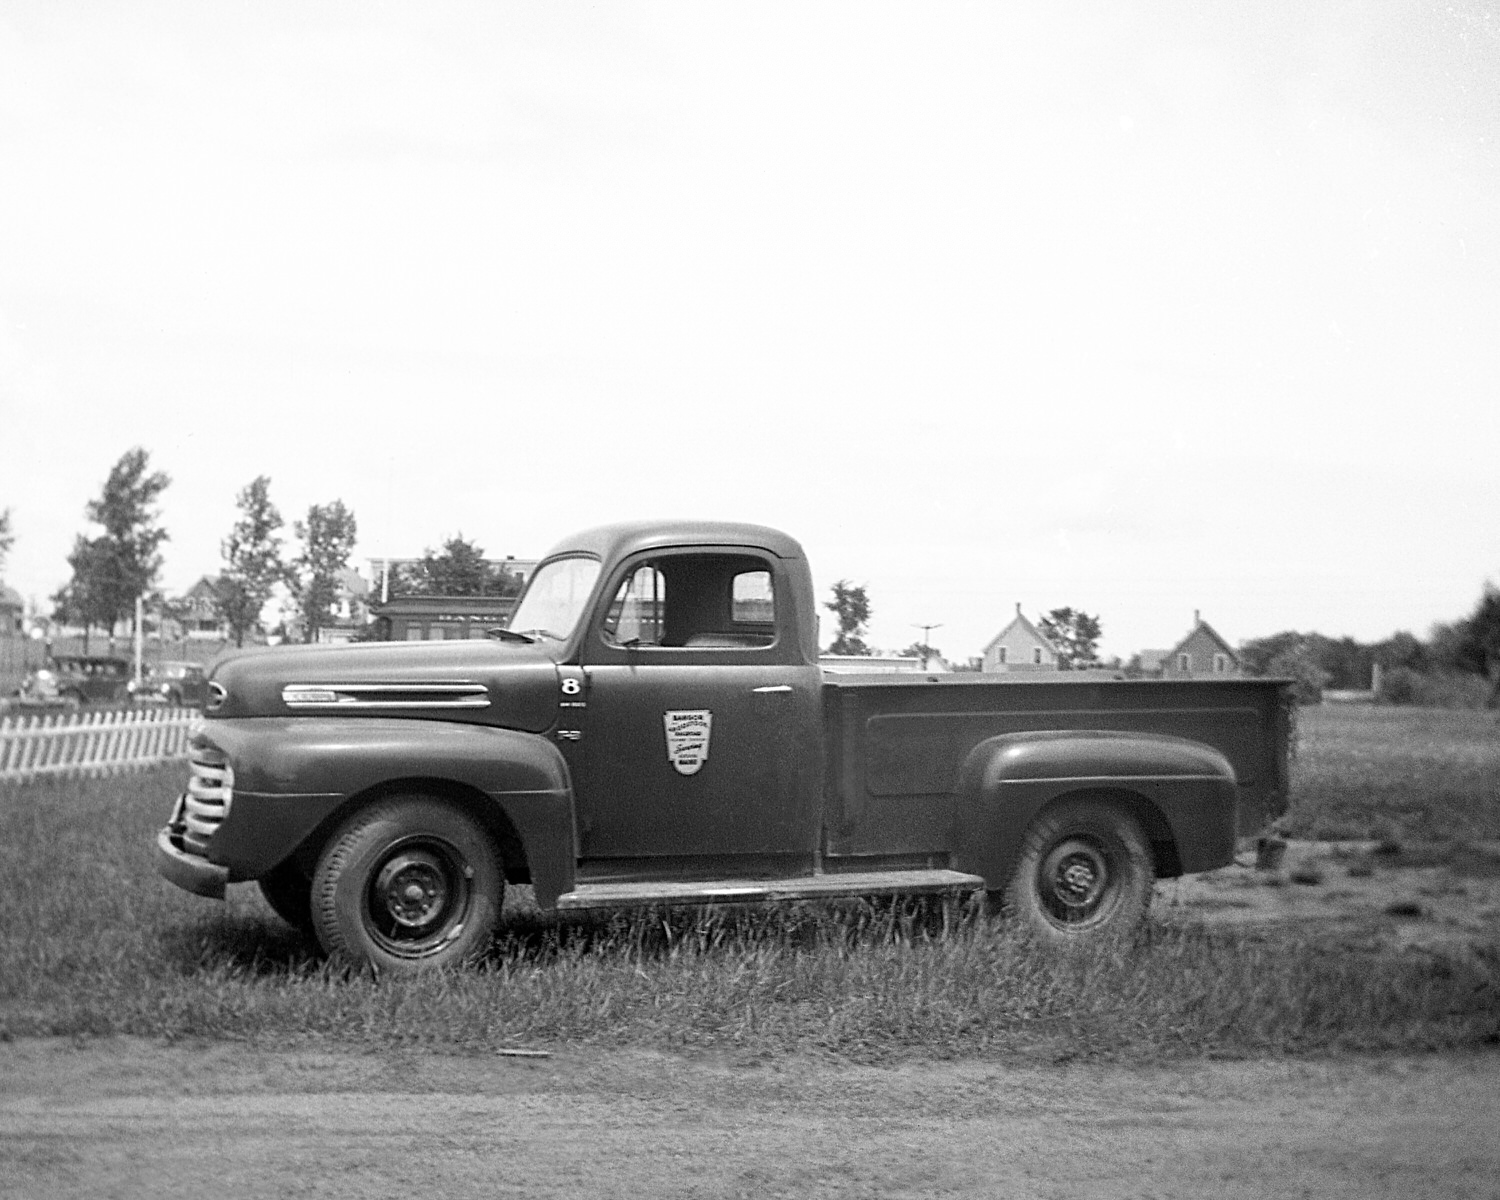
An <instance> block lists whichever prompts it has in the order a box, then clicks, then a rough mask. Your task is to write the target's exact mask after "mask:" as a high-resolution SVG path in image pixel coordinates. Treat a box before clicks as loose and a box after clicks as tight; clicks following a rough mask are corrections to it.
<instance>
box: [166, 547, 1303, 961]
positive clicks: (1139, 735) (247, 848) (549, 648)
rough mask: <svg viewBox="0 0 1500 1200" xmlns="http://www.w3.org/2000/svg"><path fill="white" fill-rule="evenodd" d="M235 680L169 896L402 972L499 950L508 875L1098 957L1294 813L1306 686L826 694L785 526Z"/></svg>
mask: <svg viewBox="0 0 1500 1200" xmlns="http://www.w3.org/2000/svg"><path fill="white" fill-rule="evenodd" d="M209 690H210V696H209V700H208V703H207V705H206V709H205V714H204V718H203V720H202V722H201V724H200V725H199V726H198V727H197V728H196V729H195V730H194V732H193V735H192V738H191V766H190V774H189V779H188V785H187V790H186V792H185V793H184V794H183V795H182V796H180V797H179V798H178V800H177V802H176V805H175V807H174V809H173V812H172V815H171V819H170V821H169V822H168V824H167V825H166V827H165V828H163V829H162V830H161V832H160V833H159V835H158V837H157V842H156V848H157V863H158V867H159V869H160V871H161V873H162V874H163V875H165V876H166V878H167V879H169V880H171V881H172V882H173V883H175V884H177V885H179V886H180V887H183V888H185V889H187V890H188V891H190V892H195V893H197V894H198V895H201V896H210V897H218V898H222V897H223V896H224V889H225V885H226V884H228V883H235V882H239V881H246V880H257V881H259V884H260V888H261V890H262V892H263V893H264V895H265V897H266V899H267V900H268V901H269V903H270V904H271V906H272V907H273V908H274V909H275V910H276V911H277V912H278V913H279V914H280V915H281V916H283V917H284V918H286V919H287V920H288V921H290V922H292V923H293V924H295V925H297V926H299V927H301V928H303V929H304V930H306V931H308V932H310V933H312V934H314V935H315V936H316V938H317V940H318V941H319V943H321V945H322V947H323V948H324V950H326V951H327V952H328V953H329V954H330V955H332V956H334V957H336V958H342V959H344V960H346V961H348V962H350V963H353V964H360V965H365V966H368V967H372V968H375V969H377V970H397V971H399V970H410V969H415V968H419V967H425V966H432V965H442V964H451V963H456V962H460V961H462V960H464V959H466V958H469V957H471V956H473V955H475V954H477V953H479V952H481V951H482V950H483V949H484V948H485V947H486V946H487V945H488V943H489V941H490V939H491V936H492V933H493V930H494V927H495V925H496V922H497V919H498V915H499V912H500V906H501V899H502V897H503V894H504V889H505V885H506V883H507V882H513V883H529V884H530V885H531V887H532V888H533V890H534V892H535V897H536V901H537V903H538V904H539V905H541V906H542V907H543V908H546V909H551V908H554V907H555V908H556V909H559V910H574V909H584V908H594V907H600V906H616V905H635V904H643V903H684V904H695V903H709V902H726V901H729V902H740V901H752V900H768V899H776V898H781V897H785V898H799V899H806V898H819V897H846V896H859V895H875V894H901V893H923V892H937V891H951V890H954V889H970V890H972V891H975V892H977V891H979V890H980V889H983V890H984V891H986V892H988V893H990V894H992V895H993V896H994V897H996V898H997V899H999V900H1000V901H1001V902H1002V903H1003V904H1004V905H1005V906H1006V907H1008V908H1010V909H1011V910H1013V911H1014V913H1015V914H1016V916H1017V918H1018V919H1020V920H1023V921H1026V922H1028V923H1029V924H1030V925H1031V926H1032V927H1033V928H1034V929H1035V930H1036V932H1037V933H1038V934H1039V935H1041V936H1043V937H1046V938H1052V939H1056V940H1059V941H1073V940H1077V939H1080V938H1087V937H1089V936H1092V935H1095V934H1097V933H1098V932H1099V931H1102V930H1106V929H1112V928H1120V927H1128V925H1129V924H1130V923H1131V922H1134V921H1136V920H1138V919H1139V918H1140V917H1141V915H1142V914H1143V912H1144V910H1145V907H1146V904H1147V902H1148V901H1149V898H1150V895H1151V889H1152V886H1153V883H1154V880H1155V879H1157V878H1161V877H1167V876H1175V875H1180V874H1183V873H1187V872H1194V871H1203V870H1206V869H1209V868H1213V867H1219V866H1222V865H1224V864H1226V863H1228V862H1229V861H1230V860H1231V858H1232V856H1233V853H1234V850H1235V842H1236V835H1237V833H1238V834H1245V833H1248V832H1251V831H1253V830H1254V829H1256V828H1258V827H1260V826H1261V825H1262V824H1263V823H1264V822H1266V821H1267V820H1268V819H1270V818H1272V817H1274V816H1276V815H1279V814H1280V813H1281V812H1282V811H1284V809H1285V807H1286V802H1287V790H1288V780H1287V755H1288V731H1289V707H1288V706H1289V704H1290V698H1289V696H1288V694H1287V692H1286V690H1285V688H1284V685H1282V684H1281V683H1278V682H1276V681H1266V680H1252V679H1227V678H1213V679H1202V680H1185V681H1171V682H1164V681H1141V680H1126V679H1111V678H1103V679H1101V678H1095V677H1092V676H1091V675H1085V674H1077V675H1073V674H1069V673H1066V672H1063V673H1055V672H1054V673H1047V674H1046V675H1040V674H1038V675H1033V676H1031V677H1029V678H1028V677H1026V676H1021V675H1012V676H998V677H997V676H994V675H979V674H967V675H965V674H953V675H942V676H938V675H926V674H916V675H896V674H891V675H884V676H881V675H874V674H869V675H859V674H833V673H831V672H825V671H824V670H823V669H822V668H821V667H820V666H819V663H818V646H817V621H816V614H815V600H814V595H813V585H812V579H811V575H810V573H809V571H808V566H807V560H806V558H805V557H804V555H803V552H802V549H801V547H800V546H799V545H798V544H797V543H796V542H795V541H794V540H792V539H791V538H790V537H788V536H786V535H785V534H783V533H779V532H777V531H776V530H773V529H768V528H764V527H760V526H754V525H743V524H729V523H717V522H714V523H710V522H696V523H685V522H676V523H662V522H655V523H633V524H619V525H610V526H605V527H602V528H598V529H593V530H589V531H586V532H584V533H580V534H578V535H576V536H575V537H572V538H569V539H567V540H566V541H564V542H563V543H562V544H561V545H559V546H558V547H556V548H555V549H554V550H553V551H552V552H551V553H550V554H548V555H547V557H546V558H545V559H543V560H542V562H541V563H540V564H539V565H538V567H537V569H536V571H535V572H534V573H533V575H532V578H531V579H530V581H529V583H528V585H527V587H526V590H525V592H524V594H523V595H522V597H521V599H520V601H519V603H518V605H517V607H516V610H515V612H514V615H513V616H512V618H511V620H510V623H509V627H508V628H506V629H495V630H491V631H490V633H489V636H488V637H487V638H486V639H484V640H472V641H452V642H444V643H435V642H418V643H401V644H392V643H372V644H366V645H355V646H340V647H308V648H298V649H276V650H272V651H268V652H264V653H259V654H253V655H245V656H242V657H235V658H231V659H228V660H225V661H224V662H222V663H221V664H220V665H219V666H218V668H217V669H216V670H215V672H214V675H213V678H212V680H211V682H210V688H209Z"/></svg>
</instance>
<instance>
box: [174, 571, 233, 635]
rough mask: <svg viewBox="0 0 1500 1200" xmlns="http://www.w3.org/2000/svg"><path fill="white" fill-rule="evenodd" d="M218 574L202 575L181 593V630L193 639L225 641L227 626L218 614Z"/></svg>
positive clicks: (227, 633)
mask: <svg viewBox="0 0 1500 1200" xmlns="http://www.w3.org/2000/svg"><path fill="white" fill-rule="evenodd" d="M218 599H219V576H217V575H203V576H201V577H200V578H199V579H198V582H197V583H195V584H193V586H192V587H190V588H188V590H187V591H185V592H183V593H182V602H183V618H182V625H183V631H184V632H185V633H186V634H187V636H188V637H189V638H191V639H193V640H194V641H201V640H204V639H218V640H219V641H227V640H228V638H229V628H228V626H227V625H225V623H224V618H223V617H222V616H220V615H219V606H218Z"/></svg>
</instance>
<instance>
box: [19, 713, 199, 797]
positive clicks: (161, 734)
mask: <svg viewBox="0 0 1500 1200" xmlns="http://www.w3.org/2000/svg"><path fill="white" fill-rule="evenodd" d="M197 716H198V713H197V711H196V710H194V709H191V708H133V709H120V710H115V711H110V712H79V713H55V714H52V715H50V716H42V715H38V716H26V717H0V780H13V779H32V778H35V777H37V776H41V775H96V774H103V773H105V772H108V771H116V770H120V769H123V768H126V767H144V766H150V765H151V764H152V763H159V762H166V761H168V760H169V759H174V758H185V757H187V749H188V727H189V726H190V725H192V723H193V721H194V720H195V719H196V718H197Z"/></svg>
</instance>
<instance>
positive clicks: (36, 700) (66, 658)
mask: <svg viewBox="0 0 1500 1200" xmlns="http://www.w3.org/2000/svg"><path fill="white" fill-rule="evenodd" d="M130 676H131V669H130V660H129V659H126V658H115V657H114V656H112V655H93V654H59V655H54V656H53V658H52V660H51V661H50V662H49V663H48V664H47V666H45V667H38V668H37V669H36V670H34V671H32V672H30V673H29V674H28V675H27V676H26V679H25V681H24V682H23V683H22V684H21V693H20V701H21V705H22V706H23V707H58V708H77V707H79V706H80V705H83V704H110V703H113V702H116V701H120V700H125V699H128V698H129V695H130V693H129V691H128V690H127V689H128V687H129V685H130Z"/></svg>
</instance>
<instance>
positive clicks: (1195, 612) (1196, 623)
mask: <svg viewBox="0 0 1500 1200" xmlns="http://www.w3.org/2000/svg"><path fill="white" fill-rule="evenodd" d="M1202 624H1203V618H1202V617H1201V616H1199V615H1198V610H1197V609H1196V608H1195V609H1193V625H1194V627H1195V628H1196V627H1197V626H1199V625H1202Z"/></svg>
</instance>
